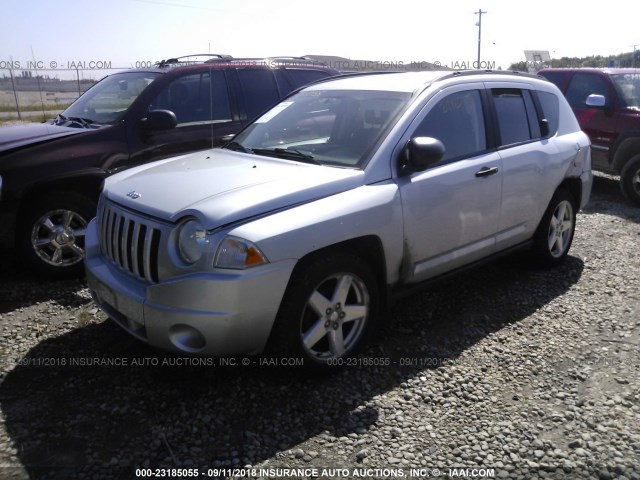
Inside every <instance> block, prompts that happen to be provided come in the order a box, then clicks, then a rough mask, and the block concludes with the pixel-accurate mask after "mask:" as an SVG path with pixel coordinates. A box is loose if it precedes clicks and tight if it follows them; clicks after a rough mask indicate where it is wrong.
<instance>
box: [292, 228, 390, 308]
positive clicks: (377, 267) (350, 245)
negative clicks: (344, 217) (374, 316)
mask: <svg viewBox="0 0 640 480" xmlns="http://www.w3.org/2000/svg"><path fill="white" fill-rule="evenodd" d="M333 252H342V253H348V254H351V255H353V256H356V257H359V258H360V259H362V260H364V261H365V262H366V263H367V264H368V265H369V266H370V267H371V270H372V271H373V274H374V276H375V278H376V281H377V284H378V292H379V294H380V311H381V312H384V311H385V309H387V308H388V306H389V298H390V296H389V293H388V291H389V290H388V287H387V282H386V279H387V267H386V261H385V253H384V247H383V245H382V241H381V239H380V238H379V237H377V236H375V235H366V236H363V237H357V238H351V239H349V240H345V241H342V242H338V243H334V244H332V245H327V246H325V247H322V248H320V249H318V250H314V251H312V252H309V253H307V254H306V255H304V256H303V257H302V258H300V259H299V260H298V262H297V263H296V266H295V267H294V269H293V272H292V275H291V278H294V276H295V275H296V274H297V272H299V271H300V269H303V268H305V266H306V265H308V264H309V263H311V262H312V261H314V260H315V259H316V258H318V257H324V256H327V255H329V254H331V253H333Z"/></svg>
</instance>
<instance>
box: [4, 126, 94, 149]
mask: <svg viewBox="0 0 640 480" xmlns="http://www.w3.org/2000/svg"><path fill="white" fill-rule="evenodd" d="M88 131H90V130H86V129H84V128H73V127H61V126H58V125H52V124H50V123H27V124H26V125H13V126H10V127H2V128H0V152H5V151H7V150H12V149H14V148H19V147H24V146H25V145H31V144H34V143H41V142H46V141H49V140H53V139H54V138H59V137H65V136H67V135H76V134H78V133H83V132H88Z"/></svg>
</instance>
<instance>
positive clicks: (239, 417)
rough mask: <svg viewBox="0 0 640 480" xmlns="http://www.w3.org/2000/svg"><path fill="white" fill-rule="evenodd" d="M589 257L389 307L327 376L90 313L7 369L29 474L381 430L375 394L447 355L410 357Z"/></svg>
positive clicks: (532, 306) (483, 333) (266, 450)
mask: <svg viewBox="0 0 640 480" xmlns="http://www.w3.org/2000/svg"><path fill="white" fill-rule="evenodd" d="M583 268H584V264H583V262H582V260H580V259H579V258H576V257H569V258H567V261H566V262H565V263H564V264H563V265H562V266H560V267H558V268H556V269H552V270H540V269H537V268H534V267H532V266H531V265H530V264H529V263H528V262H527V260H526V259H525V258H524V257H518V256H516V257H509V258H508V259H505V260H502V261H500V262H496V263H493V264H489V265H487V266H485V267H482V268H478V269H476V270H473V271H471V272H469V273H468V274H466V275H464V276H457V277H455V278H452V279H451V280H449V281H446V282H443V283H440V284H438V285H436V286H434V287H432V288H430V289H428V290H424V291H420V292H418V293H416V294H413V295H411V296H409V297H405V298H404V299H402V300H401V301H399V302H398V304H396V305H395V307H394V308H393V309H392V311H391V313H390V314H389V320H390V327H389V328H388V329H387V331H386V338H384V339H378V340H377V341H375V342H374V343H373V344H372V345H371V346H370V347H368V348H367V349H366V351H365V352H364V353H363V355H362V357H360V358H361V359H367V360H366V362H365V361H361V362H360V365H358V366H354V367H346V368H343V369H342V370H339V371H337V372H335V373H334V374H333V375H329V376H323V377H318V376H315V377H314V376H310V375H308V374H307V373H306V372H305V371H304V370H302V369H300V368H294V367H289V368H280V367H274V366H270V365H264V364H263V365H261V364H260V359H251V360H245V359H242V358H240V359H233V360H228V361H229V362H232V361H235V362H237V366H235V367H221V366H220V364H219V363H217V362H218V361H217V360H215V361H213V362H214V363H213V365H208V366H207V365H205V366H194V365H193V363H192V364H191V365H188V366H175V364H184V363H188V362H187V360H186V359H185V358H184V357H180V356H176V355H171V354H166V353H162V352H158V351H157V350H153V349H151V348H148V347H146V346H145V345H143V344H141V343H140V342H138V341H136V340H134V339H132V338H130V337H129V336H128V335H127V334H126V333H125V332H123V331H121V330H120V328H119V327H117V326H116V325H115V324H113V323H112V322H109V321H107V322H102V323H98V324H91V325H88V326H86V327H83V328H78V329H76V330H74V331H72V332H70V333H68V334H65V335H62V336H60V337H56V338H52V339H48V340H43V341H41V342H40V343H39V344H38V345H37V346H35V347H33V348H32V349H31V350H30V351H29V352H28V354H27V355H26V356H25V357H24V358H23V359H22V360H21V361H20V362H19V364H18V365H16V366H15V367H14V368H13V369H12V370H11V371H9V372H8V373H7V375H6V376H5V379H4V381H3V382H2V383H1V384H0V406H1V407H2V412H3V414H4V421H5V426H6V430H7V432H8V434H9V436H10V439H11V441H12V444H13V445H14V446H15V450H16V452H17V456H18V459H19V461H20V462H21V464H22V465H23V466H24V468H25V469H26V470H27V472H28V474H29V475H30V477H32V478H47V479H52V478H56V479H57V478H60V479H63V478H71V477H72V476H73V475H80V477H83V478H84V477H85V476H86V478H91V477H94V476H96V475H97V477H100V475H104V472H105V471H108V472H111V473H113V476H114V478H116V477H118V476H119V475H118V474H116V473H115V472H117V471H121V473H122V475H120V478H126V477H133V472H134V468H136V467H150V468H155V467H161V466H164V467H176V466H182V467H193V466H198V467H204V466H209V467H211V466H238V467H241V466H243V465H245V464H251V465H257V464H260V462H263V461H265V460H267V459H270V458H273V457H275V456H277V455H281V452H285V451H288V450H290V449H295V448H297V446H298V445H299V444H300V443H301V442H304V441H307V440H310V439H316V437H318V436H319V435H321V436H322V437H323V438H325V439H326V438H329V439H328V440H326V441H327V442H331V439H330V438H331V437H342V436H348V435H350V434H351V435H352V434H358V433H362V432H363V431H366V430H369V429H371V428H374V427H375V425H376V422H378V420H379V419H380V416H381V414H382V412H380V408H381V407H380V406H379V405H378V404H377V403H376V397H377V396H378V395H380V394H383V393H386V392H389V391H390V390H392V389H395V388H398V387H400V386H401V385H402V384H403V382H406V381H415V380H416V379H418V380H419V381H420V382H423V383H424V384H426V385H427V386H428V385H429V384H430V383H435V382H436V379H435V378H434V377H435V375H432V373H433V370H434V369H435V368H438V365H437V364H438V362H434V363H432V364H429V365H426V364H422V363H421V364H417V363H416V362H413V361H408V362H402V361H401V360H402V359H403V358H407V357H410V358H418V357H420V358H431V359H454V360H455V359H456V358H457V357H459V356H460V355H462V354H463V353H464V352H465V351H466V350H468V349H469V348H470V347H472V346H473V345H474V344H476V343H477V342H478V341H480V340H482V339H483V338H485V337H487V336H489V335H492V334H494V333H495V332H499V331H500V330H501V329H503V328H504V327H505V325H510V324H517V323H518V322H520V321H522V320H523V319H525V318H527V317H528V316H529V315H531V314H533V313H534V312H535V311H536V310H537V309H539V308H540V307H542V306H544V305H546V304H548V303H549V302H551V301H553V300H554V299H556V298H558V297H559V296H561V295H562V294H563V293H564V292H566V291H567V290H568V289H569V288H570V287H571V286H572V285H574V284H575V283H577V282H578V281H579V279H580V277H581V275H582V271H583ZM494 355H497V356H499V355H501V354H500V353H499V352H494ZM376 359H377V360H376ZM385 359H386V360H385ZM198 361H199V362H200V361H201V362H203V363H206V362H207V361H212V360H211V359H209V360H207V359H198ZM243 361H245V362H247V361H248V362H250V365H248V366H243ZM72 362H75V364H74V365H72V364H71V363H72ZM104 362H111V363H112V365H111V366H105V365H100V363H104ZM118 362H119V363H118ZM63 363H64V364H63ZM214 365H215V366H214ZM434 408H436V407H435V406H434ZM327 436H328V437H327ZM427 440H428V438H427V439H426V440H425V441H427ZM323 441H324V440H323ZM334 441H335V439H334ZM390 441H391V440H390ZM337 454H338V455H339V452H338V453H337ZM345 461H346V462H347V463H354V462H355V461H356V460H355V456H354V458H347V459H345ZM325 465H327V463H325ZM330 465H332V466H336V467H339V465H335V461H331V463H330Z"/></svg>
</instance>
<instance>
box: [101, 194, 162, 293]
mask: <svg viewBox="0 0 640 480" xmlns="http://www.w3.org/2000/svg"><path fill="white" fill-rule="evenodd" d="M98 219H99V221H100V246H101V249H102V254H103V255H105V256H107V257H108V258H110V259H111V261H113V262H114V263H115V264H116V265H117V266H119V267H120V268H122V269H123V270H125V271H126V272H128V273H131V274H133V275H135V276H136V277H139V278H141V279H144V280H147V281H148V282H151V283H157V282H158V251H159V248H160V237H161V231H160V229H159V228H155V227H154V225H153V224H152V222H149V221H145V220H141V219H140V218H138V217H135V216H134V215H132V214H130V213H129V212H127V211H124V210H121V209H119V208H117V207H115V206H113V205H105V206H104V207H103V208H102V209H101V211H100V215H99V217H98Z"/></svg>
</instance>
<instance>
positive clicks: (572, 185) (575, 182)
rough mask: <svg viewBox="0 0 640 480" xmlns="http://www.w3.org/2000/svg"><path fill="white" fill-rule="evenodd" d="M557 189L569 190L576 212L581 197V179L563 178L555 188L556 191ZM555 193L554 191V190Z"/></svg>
mask: <svg viewBox="0 0 640 480" xmlns="http://www.w3.org/2000/svg"><path fill="white" fill-rule="evenodd" d="M558 190H566V191H567V192H569V194H570V195H571V197H572V198H573V200H574V204H573V205H574V207H575V209H576V212H577V211H578V210H579V209H580V202H581V199H582V180H580V179H579V178H574V177H571V178H565V179H564V180H563V181H562V183H561V184H560V185H558V188H557V189H556V192H557V191H558ZM554 193H555V192H554Z"/></svg>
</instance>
